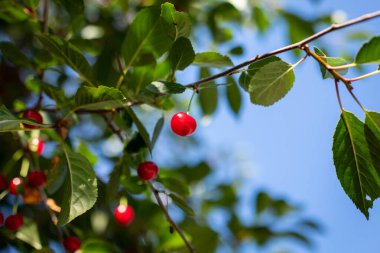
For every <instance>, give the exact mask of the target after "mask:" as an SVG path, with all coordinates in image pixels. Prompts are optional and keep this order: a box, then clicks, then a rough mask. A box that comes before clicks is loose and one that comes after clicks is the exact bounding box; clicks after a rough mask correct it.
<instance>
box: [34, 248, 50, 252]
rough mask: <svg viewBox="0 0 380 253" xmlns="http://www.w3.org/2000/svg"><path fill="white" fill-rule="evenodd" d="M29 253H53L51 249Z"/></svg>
mask: <svg viewBox="0 0 380 253" xmlns="http://www.w3.org/2000/svg"><path fill="white" fill-rule="evenodd" d="M31 253H54V250H52V249H51V248H42V249H35V250H33V251H32V252H31Z"/></svg>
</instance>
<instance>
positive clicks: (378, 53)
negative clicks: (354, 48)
mask: <svg viewBox="0 0 380 253" xmlns="http://www.w3.org/2000/svg"><path fill="white" fill-rule="evenodd" d="M355 62H356V63H358V64H364V63H380V36H378V37H373V38H372V39H370V40H369V41H368V42H367V43H365V44H364V45H363V46H362V47H361V48H360V50H359V52H358V53H357V55H356V58H355Z"/></svg>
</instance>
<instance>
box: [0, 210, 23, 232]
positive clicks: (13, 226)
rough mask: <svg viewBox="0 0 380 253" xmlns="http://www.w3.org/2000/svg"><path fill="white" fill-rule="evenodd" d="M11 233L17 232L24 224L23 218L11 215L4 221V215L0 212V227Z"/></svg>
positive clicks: (19, 215) (18, 215)
mask: <svg viewBox="0 0 380 253" xmlns="http://www.w3.org/2000/svg"><path fill="white" fill-rule="evenodd" d="M3 223H4V226H5V227H6V228H7V229H9V230H12V231H16V230H18V229H19V228H20V227H21V226H22V225H23V224H24V218H23V217H22V215H21V214H11V215H9V216H8V217H7V218H6V219H5V221H4V215H3V213H2V212H0V225H3Z"/></svg>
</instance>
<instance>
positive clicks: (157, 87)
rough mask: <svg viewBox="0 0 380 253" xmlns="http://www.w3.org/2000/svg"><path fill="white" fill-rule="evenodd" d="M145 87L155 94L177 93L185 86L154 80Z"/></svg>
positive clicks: (181, 91) (183, 89) (184, 88)
mask: <svg viewBox="0 0 380 253" xmlns="http://www.w3.org/2000/svg"><path fill="white" fill-rule="evenodd" d="M146 89H147V90H149V91H151V92H153V93H156V94H179V93H183V92H184V91H185V90H186V87H184V86H183V85H181V84H179V83H171V82H166V81H155V82H152V83H151V84H149V85H148V86H147V87H146Z"/></svg>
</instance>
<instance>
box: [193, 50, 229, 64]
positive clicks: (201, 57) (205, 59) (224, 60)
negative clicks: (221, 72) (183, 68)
mask: <svg viewBox="0 0 380 253" xmlns="http://www.w3.org/2000/svg"><path fill="white" fill-rule="evenodd" d="M193 64H194V65H198V66H201V67H208V68H225V67H229V66H233V65H234V64H233V63H232V61H231V59H230V58H229V57H228V56H224V55H221V54H219V53H217V52H204V53H198V54H196V55H195V59H194V62H193Z"/></svg>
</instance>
